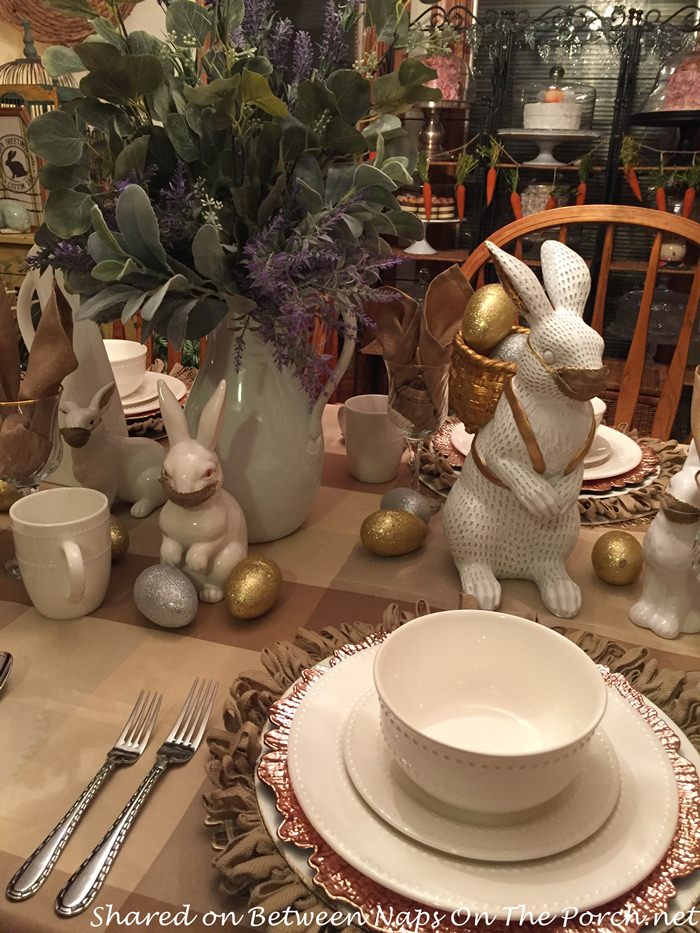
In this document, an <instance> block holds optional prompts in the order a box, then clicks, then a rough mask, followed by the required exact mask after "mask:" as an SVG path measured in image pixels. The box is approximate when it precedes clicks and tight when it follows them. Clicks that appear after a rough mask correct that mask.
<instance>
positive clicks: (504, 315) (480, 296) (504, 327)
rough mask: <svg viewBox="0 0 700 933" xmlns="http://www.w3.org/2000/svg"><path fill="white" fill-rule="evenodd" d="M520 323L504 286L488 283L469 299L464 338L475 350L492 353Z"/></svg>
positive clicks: (463, 321)
mask: <svg viewBox="0 0 700 933" xmlns="http://www.w3.org/2000/svg"><path fill="white" fill-rule="evenodd" d="M517 322H518V312H517V310H516V307H515V305H514V304H513V302H512V301H511V299H510V298H509V297H508V295H507V294H506V291H505V289H504V288H503V286H502V285H497V284H496V285H484V286H482V288H479V289H477V290H476V291H475V292H474V294H473V295H472V297H471V298H470V299H469V302H468V304H467V307H466V309H465V311H464V318H463V320H462V337H463V338H464V342H465V343H466V345H467V346H468V347H471V349H472V350H477V351H478V352H479V353H488V351H489V350H492V349H493V348H494V347H495V346H496V344H497V343H500V342H501V340H503V338H504V337H507V336H508V334H509V333H510V330H511V328H512V327H513V325H514V324H517Z"/></svg>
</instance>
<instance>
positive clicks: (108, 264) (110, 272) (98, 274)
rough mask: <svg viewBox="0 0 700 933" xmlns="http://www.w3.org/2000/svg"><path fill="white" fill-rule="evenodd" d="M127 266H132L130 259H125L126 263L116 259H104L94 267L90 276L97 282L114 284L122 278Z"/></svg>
mask: <svg viewBox="0 0 700 933" xmlns="http://www.w3.org/2000/svg"><path fill="white" fill-rule="evenodd" d="M129 264H131V265H133V262H132V260H131V259H127V260H126V262H119V260H118V259H104V260H103V261H102V262H98V263H97V265H96V266H94V268H93V269H92V270H91V272H90V275H91V276H92V277H93V279H97V281H98V282H116V281H117V280H118V279H120V278H121V277H122V274H123V273H124V270H125V269H126V268H127V267H128V266H129Z"/></svg>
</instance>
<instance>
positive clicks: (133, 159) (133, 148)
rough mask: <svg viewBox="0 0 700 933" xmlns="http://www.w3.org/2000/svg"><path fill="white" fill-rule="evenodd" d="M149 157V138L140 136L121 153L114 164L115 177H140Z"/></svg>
mask: <svg viewBox="0 0 700 933" xmlns="http://www.w3.org/2000/svg"><path fill="white" fill-rule="evenodd" d="M147 155H148V136H138V137H137V138H136V139H134V140H132V142H130V143H127V144H126V146H124V148H123V149H122V151H121V152H120V153H119V155H118V156H117V158H116V159H115V162H114V177H115V178H117V179H122V178H127V177H128V176H129V175H134V176H136V177H139V176H140V175H142V174H143V170H144V168H145V166H146V156H147Z"/></svg>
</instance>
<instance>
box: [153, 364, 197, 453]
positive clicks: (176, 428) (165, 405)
mask: <svg viewBox="0 0 700 933" xmlns="http://www.w3.org/2000/svg"><path fill="white" fill-rule="evenodd" d="M158 398H159V400H160V413H161V414H162V416H163V424H164V425H165V430H166V431H167V433H168V441H169V442H170V446H171V447H174V446H175V444H180V443H182V441H189V440H190V432H189V428H188V427H187V419H186V418H185V413H184V411H183V410H182V406H181V405H180V403H179V402H178V400H177V399H176V398H175V396H174V395H173V393H172V392H171V391H170V389H169V388H168V385H167V383H166V382H165V380H164V379H159V380H158Z"/></svg>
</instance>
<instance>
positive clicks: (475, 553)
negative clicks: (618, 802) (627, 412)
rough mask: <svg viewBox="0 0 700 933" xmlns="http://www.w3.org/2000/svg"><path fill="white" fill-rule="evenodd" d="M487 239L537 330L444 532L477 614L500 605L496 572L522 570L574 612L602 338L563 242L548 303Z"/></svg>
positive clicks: (482, 438) (470, 464)
mask: <svg viewBox="0 0 700 933" xmlns="http://www.w3.org/2000/svg"><path fill="white" fill-rule="evenodd" d="M487 245H488V247H489V249H490V251H491V253H492V255H493V258H494V263H495V265H496V269H497V271H498V274H499V277H500V279H501V282H502V283H503V285H504V287H505V288H506V290H507V291H508V293H509V294H510V295H511V297H512V298H513V300H514V301H515V302H516V303H517V304H518V306H519V307H520V310H521V311H522V313H523V314H524V315H525V317H526V318H527V320H528V323H529V324H530V329H531V333H530V337H529V339H528V341H527V345H526V347H525V348H524V349H523V350H522V352H521V353H520V354H519V356H518V368H517V373H516V375H515V377H514V378H513V379H512V381H511V382H510V383H509V384H508V385H507V386H506V388H505V391H504V393H503V395H502V397H501V398H500V400H499V402H498V406H497V408H496V412H495V414H494V416H493V418H492V419H491V421H490V422H489V423H488V424H487V425H485V427H483V428H482V429H481V431H479V434H478V435H477V437H476V438H475V440H474V443H473V445H472V448H471V453H470V456H469V457H468V459H467V460H466V462H465V464H464V467H463V468H462V473H461V476H460V478H459V479H458V480H457V482H456V483H455V485H454V486H453V487H452V490H451V492H450V494H449V496H448V498H447V502H446V504H445V508H444V525H445V534H446V536H447V541H448V544H449V546H450V550H451V552H452V557H453V558H454V561H455V564H456V565H457V569H458V570H459V574H460V578H461V581H462V590H463V592H464V593H465V594H470V595H472V596H474V597H475V598H476V600H477V601H478V603H479V606H480V607H481V608H482V609H496V608H497V607H498V605H499V603H500V601H501V586H500V584H499V582H498V580H499V579H504V578H512V577H519V578H523V579H527V580H532V581H534V582H535V583H536V584H537V586H538V587H539V590H540V594H541V596H542V600H543V601H544V603H545V605H546V606H547V608H548V609H549V610H550V612H553V613H554V615H556V616H560V617H561V618H571V617H573V616H575V615H576V614H577V613H578V611H579V609H580V608H581V591H580V589H579V587H578V586H577V585H576V583H574V581H573V580H572V579H571V578H570V577H569V575H568V573H567V572H566V568H565V563H566V560H567V558H568V557H569V555H570V553H571V551H572V550H573V547H574V544H575V542H576V539H577V537H578V533H579V528H580V518H579V512H578V506H577V497H578V495H579V492H580V490H581V480H582V477H583V459H584V457H585V455H586V453H587V451H588V449H589V447H590V445H591V442H592V440H593V436H594V434H595V427H596V425H595V419H594V417H593V406H592V405H591V403H590V399H592V398H593V397H594V396H596V395H598V394H599V393H600V392H602V391H603V389H604V388H605V367H604V366H603V340H602V338H601V337H600V336H599V335H598V334H597V333H596V332H595V331H594V330H593V329H592V328H590V327H589V326H588V325H587V324H586V323H584V321H583V319H582V315H583V310H584V307H585V304H586V298H587V297H588V292H589V290H590V283H591V279H590V274H589V271H588V267H587V266H586V263H585V262H584V261H583V259H581V257H580V256H578V255H577V254H576V253H574V252H573V251H572V250H570V249H569V248H568V247H567V246H564V244H563V243H559V242H557V241H554V240H548V241H546V242H545V243H544V244H543V245H542V251H541V258H542V274H543V277H544V281H545V284H546V286H547V292H548V293H549V298H548V297H547V295H546V294H545V291H544V289H543V288H542V285H541V284H540V282H539V280H538V279H537V277H536V275H535V274H534V273H533V272H532V271H531V269H529V268H528V267H527V266H526V265H525V263H523V262H521V261H520V260H519V259H516V258H515V257H514V256H511V255H509V254H508V253H505V252H503V251H502V250H500V249H498V247H496V246H494V245H493V244H491V243H487Z"/></svg>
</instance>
